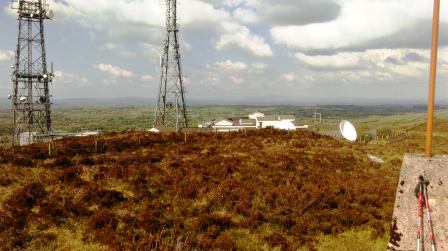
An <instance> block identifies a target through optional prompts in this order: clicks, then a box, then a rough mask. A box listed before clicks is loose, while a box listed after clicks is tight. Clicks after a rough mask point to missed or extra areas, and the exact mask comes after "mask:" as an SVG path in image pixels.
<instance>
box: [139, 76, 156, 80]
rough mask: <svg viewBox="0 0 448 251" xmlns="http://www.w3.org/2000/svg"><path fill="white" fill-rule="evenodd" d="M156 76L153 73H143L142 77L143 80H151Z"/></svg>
mask: <svg viewBox="0 0 448 251" xmlns="http://www.w3.org/2000/svg"><path fill="white" fill-rule="evenodd" d="M153 79H154V78H153V77H152V76H151V75H143V76H141V77H140V80H141V81H150V80H153Z"/></svg>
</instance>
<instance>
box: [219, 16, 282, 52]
mask: <svg viewBox="0 0 448 251" xmlns="http://www.w3.org/2000/svg"><path fill="white" fill-rule="evenodd" d="M223 27H224V30H225V34H223V35H221V38H220V40H219V41H218V43H217V44H216V49H217V50H219V51H222V50H224V49H226V48H229V47H239V48H241V49H243V50H246V51H248V52H251V53H252V54H254V55H256V56H260V57H271V56H273V55H274V53H273V52H272V50H271V46H270V45H269V44H267V43H266V41H265V39H264V38H263V37H261V36H258V35H255V34H252V33H251V32H250V30H249V28H247V27H245V26H242V25H239V24H237V23H225V24H223Z"/></svg>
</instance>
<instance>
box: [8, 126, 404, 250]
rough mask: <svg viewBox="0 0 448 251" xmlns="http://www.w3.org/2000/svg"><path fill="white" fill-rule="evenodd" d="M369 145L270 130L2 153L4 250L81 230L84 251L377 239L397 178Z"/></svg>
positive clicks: (46, 243)
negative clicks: (354, 233)
mask: <svg viewBox="0 0 448 251" xmlns="http://www.w3.org/2000/svg"><path fill="white" fill-rule="evenodd" d="M95 140H97V148H96V149H95V143H94V142H95ZM360 149H363V148H362V147H360V145H359V144H358V143H355V144H349V143H345V142H342V141H338V140H335V139H333V138H329V137H326V136H320V135H317V134H314V133H311V132H295V133H287V132H281V131H271V130H261V131H248V132H246V133H225V134H199V133H198V134H189V135H188V137H187V142H184V135H183V134H148V133H137V132H135V133H134V132H132V133H123V134H106V135H104V136H101V137H99V138H92V137H88V138H72V139H64V140H61V141H56V142H55V144H54V149H53V151H52V152H53V153H52V157H49V156H48V145H33V146H29V147H15V148H11V149H0V150H1V152H0V168H1V172H0V186H1V187H0V188H1V189H2V190H1V191H6V190H8V191H10V193H0V196H1V197H0V203H1V204H0V247H2V249H4V250H13V249H15V248H18V249H32V250H35V249H42V250H44V249H47V248H49V247H56V248H61V247H64V243H62V244H61V242H64V239H63V238H62V237H61V236H60V235H62V233H64V232H66V231H62V230H61V229H64V230H67V231H68V232H71V233H73V236H77V235H75V234H74V233H75V232H80V237H79V242H77V243H81V244H79V245H81V247H78V249H82V247H83V246H82V245H88V244H89V245H93V244H95V245H96V246H95V247H99V248H98V249H109V250H175V249H177V250H214V249H216V250H241V249H247V248H248V247H252V248H253V250H257V249H261V246H260V245H263V246H265V247H268V248H274V247H277V248H279V249H281V250H297V249H298V248H300V247H306V248H307V249H310V250H313V249H314V245H315V244H316V240H317V238H318V237H319V236H320V235H322V234H323V235H338V234H340V233H343V232H345V231H350V230H353V229H372V230H373V231H372V236H371V238H373V239H375V238H377V237H379V236H383V235H384V234H385V232H386V231H388V230H387V229H386V226H387V225H388V223H389V222H390V221H391V215H392V208H393V200H394V194H395V185H396V180H395V179H393V178H388V177H387V175H385V174H384V173H383V171H381V170H380V169H379V168H380V167H379V166H378V165H376V164H374V163H372V162H370V161H369V160H368V159H367V157H366V154H367V153H365V152H364V151H363V150H360ZM54 229H59V230H61V231H52V230H54ZM248 235H250V236H256V237H257V239H256V240H252V239H250V238H249V236H248ZM73 238H74V237H73ZM251 242H252V243H251ZM58 245H59V246H58ZM71 247H72V248H74V249H77V248H76V247H73V246H71ZM84 247H86V246H84ZM69 249H70V248H69Z"/></svg>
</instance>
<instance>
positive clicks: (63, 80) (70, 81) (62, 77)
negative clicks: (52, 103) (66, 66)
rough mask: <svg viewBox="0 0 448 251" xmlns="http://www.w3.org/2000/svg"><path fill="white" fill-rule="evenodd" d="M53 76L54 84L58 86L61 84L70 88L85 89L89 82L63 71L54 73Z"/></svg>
mask: <svg viewBox="0 0 448 251" xmlns="http://www.w3.org/2000/svg"><path fill="white" fill-rule="evenodd" d="M54 76H55V78H54V82H55V83H57V84H58V85H59V84H62V85H64V86H70V87H85V86H88V84H89V82H90V81H89V79H88V78H86V77H83V76H79V75H77V74H74V73H68V72H64V71H55V72H54Z"/></svg>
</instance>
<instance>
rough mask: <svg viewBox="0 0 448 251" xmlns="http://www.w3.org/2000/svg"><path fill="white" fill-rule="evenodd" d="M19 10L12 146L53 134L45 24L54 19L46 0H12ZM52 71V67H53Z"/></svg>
mask: <svg viewBox="0 0 448 251" xmlns="http://www.w3.org/2000/svg"><path fill="white" fill-rule="evenodd" d="M11 2H12V5H11V6H12V8H13V9H16V10H17V13H18V21H19V33H18V40H17V50H16V58H15V65H14V66H13V73H12V82H13V93H12V94H11V95H10V98H11V100H12V101H11V103H12V112H13V135H12V144H13V145H17V144H19V143H23V142H26V143H25V144H27V143H33V141H34V140H33V138H34V137H35V136H37V137H40V138H45V137H48V136H49V133H50V132H51V101H50V97H51V95H50V91H49V88H48V86H49V84H50V83H51V82H52V79H53V76H54V75H53V70H51V72H49V71H48V70H47V60H46V52H45V37H44V21H45V20H47V19H52V18H53V12H52V11H50V10H49V6H48V5H47V4H46V0H12V1H11ZM52 68H53V67H52Z"/></svg>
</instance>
